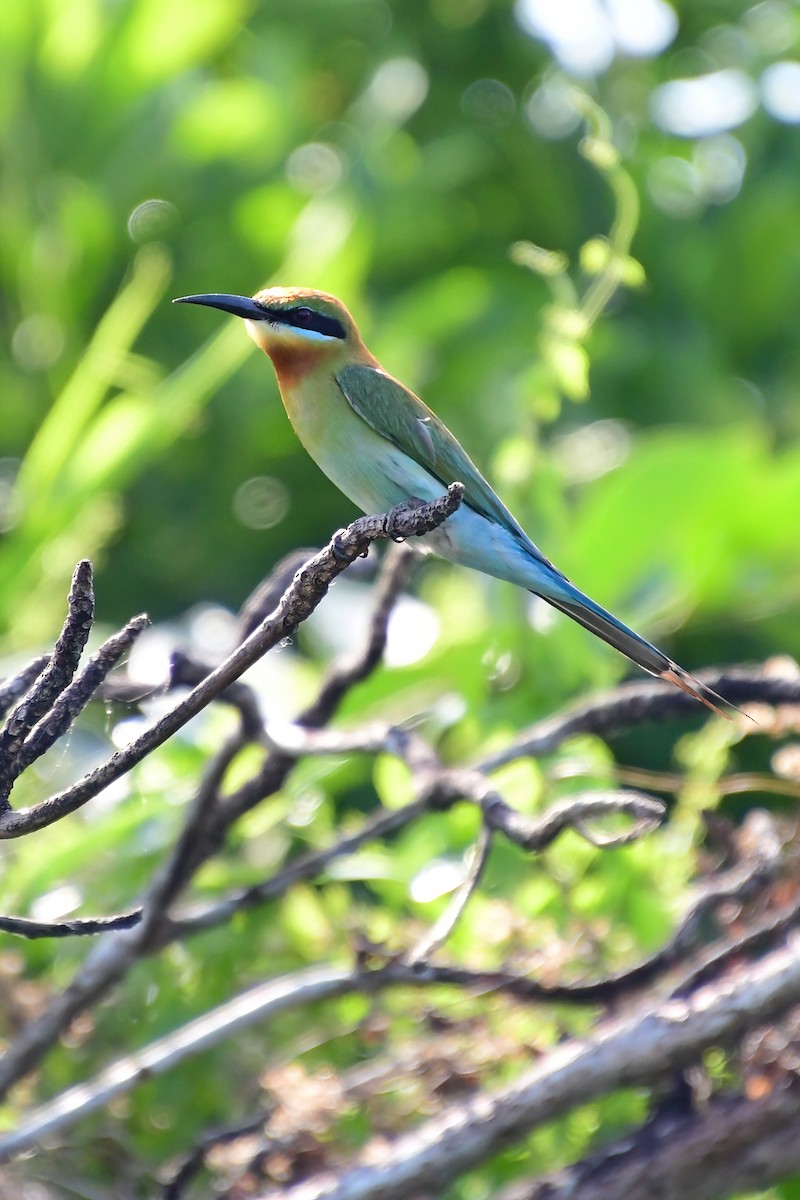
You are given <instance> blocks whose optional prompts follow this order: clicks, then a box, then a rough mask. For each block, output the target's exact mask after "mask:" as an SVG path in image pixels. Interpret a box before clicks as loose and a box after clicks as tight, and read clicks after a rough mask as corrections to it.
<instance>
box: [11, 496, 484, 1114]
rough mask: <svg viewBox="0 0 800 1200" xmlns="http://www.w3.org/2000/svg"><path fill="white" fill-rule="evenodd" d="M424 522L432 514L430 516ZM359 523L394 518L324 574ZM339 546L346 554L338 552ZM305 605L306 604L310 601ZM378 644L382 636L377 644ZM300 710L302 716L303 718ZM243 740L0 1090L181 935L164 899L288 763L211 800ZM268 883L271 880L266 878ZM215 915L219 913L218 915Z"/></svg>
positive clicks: (330, 699) (327, 698)
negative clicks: (139, 907)
mask: <svg viewBox="0 0 800 1200" xmlns="http://www.w3.org/2000/svg"><path fill="white" fill-rule="evenodd" d="M459 497H460V485H453V487H451V488H450V489H449V490H448V493H447V496H446V497H443V498H442V501H441V503H440V504H439V506H438V508H437V510H436V519H437V520H443V519H444V517H443V516H442V512H446V510H447V509H448V508H451V507H452V506H453V505H456V504H457V503H458V500H459ZM426 507H427V508H428V509H429V510H430V509H431V508H432V507H436V506H426ZM403 513H404V509H403V506H400V511H399V516H400V517H401V518H402V517H403ZM412 517H413V522H412V523H413V525H414V526H415V528H418V527H419V523H420V521H421V520H422V519H424V518H425V512H424V511H422V510H420V509H419V508H414V509H413V510H412ZM428 519H431V520H432V519H433V516H432V515H431V514H430V513H429V517H428ZM363 522H367V528H368V530H374V529H376V528H377V529H379V530H389V529H393V528H396V520H395V522H392V520H391V514H389V515H387V516H381V517H375V518H363V519H362V520H361V521H357V522H355V523H354V525H353V526H351V527H350V529H349V530H348V531H345V534H344V535H342V534H339V535H337V537H336V538H334V539H333V540H332V542H331V543H330V545H329V546H328V548H327V550H326V551H322V552H321V555H318V556H317V559H320V558H322V560H323V562H324V564H325V571H326V572H327V571H334V572H338V571H339V570H341V569H344V568H343V563H344V561H345V558H346V557H347V555H350V554H353V553H355V551H356V550H358V547H359V545H360V544H361V541H360V539H361V538H362V537H363V536H366V535H364V534H363V532H361V533H359V532H358V531H359V530H361V531H363V528H364V525H363ZM353 529H355V530H356V534H357V536H354V537H352V538H350V539H349V548H348V545H347V535H349V534H350V533H351V531H352V530H353ZM343 545H344V547H345V549H344V550H343V549H342V546H343ZM345 550H346V551H347V553H346V554H345ZM317 559H315V560H313V561H312V563H311V564H307V565H306V567H305V568H304V569H303V571H302V572H300V573H299V575H298V577H297V579H296V580H295V581H294V583H293V584H292V587H291V588H290V589H289V592H288V593H287V595H286V596H285V597H284V601H282V602H281V606H279V612H282V611H283V610H284V608H285V607H286V603H285V602H287V598H288V600H289V601H291V602H292V603H296V602H297V591H298V588H300V589H301V590H304V589H305V590H307V589H308V587H309V586H310V585H309V582H308V579H307V578H306V579H304V578H303V577H305V576H306V575H307V573H308V572H309V571H310V570H312V569H313V567H314V564H315V563H316V562H317ZM398 561H400V560H398V558H397V557H394V558H392V559H390V562H389V566H388V568H387V572H386V573H391V575H392V579H393V580H394V586H395V592H394V596H396V594H397V591H396V589H397V587H399V585H400V583H401V581H402V572H401V571H400V569H399V567H398V568H397V569H395V567H394V566H393V565H392V564H396V563H398ZM325 586H327V585H325ZM323 590H324V589H323ZM389 607H390V604H389V602H388V600H386V601H382V602H381V604H380V605H379V607H378V610H377V612H376V615H375V617H374V618H373V623H372V626H371V632H370V638H369V642H368V646H367V648H366V650H365V652H364V655H365V657H366V656H369V658H370V661H372V659H373V658H374V647H375V639H376V637H378V638H379V640H380V639H383V640H385V636H386V624H387V620H388V612H389ZM311 608H313V604H312V605H311ZM273 624H274V623H273V622H272V619H270V620H269V621H267V622H265V625H264V626H262V627H261V628H260V629H259V630H257V631H256V633H255V634H253V635H252V636H251V638H249V639H248V641H247V642H246V643H245V644H244V646H243V647H242V649H244V648H245V647H246V646H247V645H248V644H249V645H252V644H253V640H254V639H258V638H259V636H260V635H261V634H262V632H263V630H264V628H265V627H266V628H267V629H268V630H269V629H271V628H272V626H273ZM376 630H379V631H382V632H380V633H379V635H378V634H376ZM382 644H383V641H381V645H382ZM361 675H362V672H361V668H360V664H359V661H356V662H355V663H354V664H353V666H352V673H351V677H352V679H353V680H354V681H355V680H356V679H357V678H360V677H361ZM334 676H335V677H334V684H333V687H332V689H331V692H330V694H328V693H327V692H326V686H325V685H323V688H322V690H321V692H320V697H319V699H318V701H317V702H315V703H316V704H317V705H318V706H320V708H319V709H318V711H322V712H332V711H334V710H335V707H336V704H337V703H338V700H339V698H341V696H342V695H343V694H344V690H343V686H342V676H341V673H334ZM224 686H226V684H224V683H223V684H221V686H220V690H222V687H224ZM307 715H308V714H303V716H304V717H305V716H307ZM244 737H245V734H244V733H243V731H242V730H240V731H239V733H238V734H237V735H235V736H234V737H232V738H231V739H229V742H228V743H227V744H226V746H224V747H223V748H222V750H221V751H220V752H219V753H218V754H217V755H216V756H215V758H214V760H212V763H211V764H210V766H209V769H208V771H207V772H206V776H205V778H204V781H203V784H202V785H201V789H200V793H199V795H198V797H197V800H196V801H195V804H194V805H193V807H192V810H191V812H190V815H189V818H188V820H187V824H186V825H185V827H184V836H182V838H181V839H180V841H179V844H178V846H177V847H176V849H175V851H174V852H173V853H172V855H170V857H169V859H168V860H167V862H166V864H165V865H164V867H162V870H161V872H160V873H159V875H158V876H157V878H156V880H155V881H154V883H153V886H152V888H151V891H150V895H149V897H148V898H147V899H146V901H145V905H144V906H143V908H144V910H145V911H146V913H147V920H146V922H142V923H141V924H140V925H139V927H138V928H136V929H134V930H133V931H129V932H126V933H118V934H112V935H111V936H110V937H109V938H108V939H106V940H105V942H104V943H101V944H100V945H99V946H98V947H97V949H96V952H95V954H94V955H93V956H91V957H90V958H89V960H88V961H87V963H86V964H85V965H84V967H83V968H82V969H81V970H80V972H79V973H78V974H77V975H76V976H75V978H74V979H73V982H72V984H71V985H70V986H69V987H68V988H67V989H66V990H65V991H64V992H62V993H61V994H60V995H59V996H56V997H55V999H54V1000H53V1001H52V1002H51V1003H50V1005H49V1007H48V1008H47V1009H46V1011H45V1012H44V1013H43V1014H42V1015H41V1016H40V1017H38V1018H36V1019H35V1020H34V1021H32V1022H30V1023H29V1024H28V1025H27V1026H26V1028H25V1029H24V1030H23V1031H22V1033H21V1034H20V1035H19V1036H18V1037H17V1039H16V1040H15V1042H14V1044H13V1045H12V1046H10V1047H9V1048H8V1050H7V1051H6V1054H5V1056H4V1057H3V1059H2V1060H0V1094H4V1093H5V1091H6V1090H7V1089H8V1087H10V1086H11V1085H12V1084H13V1083H14V1082H15V1081H16V1080H17V1079H19V1078H20V1077H21V1076H23V1075H24V1074H25V1073H26V1072H27V1071H29V1070H30V1069H31V1068H32V1067H33V1066H35V1065H36V1063H37V1062H39V1061H40V1060H41V1059H42V1057H43V1056H44V1055H45V1054H46V1052H47V1050H48V1049H49V1047H50V1046H51V1045H52V1044H53V1042H54V1041H56V1040H57V1039H58V1038H59V1037H60V1036H61V1034H62V1032H63V1031H64V1029H66V1028H67V1027H68V1026H69V1024H70V1023H71V1022H72V1021H73V1020H74V1019H75V1017H76V1016H77V1015H78V1014H79V1013H80V1012H82V1011H83V1010H84V1009H85V1008H87V1007H88V1006H89V1005H90V1004H92V1003H94V1002H95V1001H96V1000H97V999H99V998H100V997H101V996H103V995H104V994H105V993H106V992H107V991H108V990H109V989H110V988H111V987H113V986H114V984H116V983H117V982H118V981H119V980H120V979H121V978H122V977H123V976H124V975H125V973H126V972H127V971H128V970H129V968H130V967H131V965H132V964H133V962H135V961H136V960H137V959H138V958H139V957H141V956H142V955H143V954H145V953H153V952H154V951H155V950H157V949H159V948H161V947H162V946H164V945H167V944H168V943H169V942H170V941H173V940H175V938H177V937H180V936H182V934H183V933H184V932H185V930H184V929H183V928H182V926H181V924H180V923H179V922H175V921H172V920H171V919H170V918H169V916H168V914H167V906H168V904H169V903H170V902H171V900H172V898H173V897H174V896H175V895H176V894H177V891H178V890H179V888H180V887H181V886H182V885H183V883H185V881H186V880H187V879H188V878H189V876H190V874H191V873H192V872H193V871H195V870H196V869H197V867H198V866H199V865H200V864H201V863H202V862H203V861H205V859H206V858H207V857H208V856H209V855H210V854H211V853H212V852H213V851H214V849H215V848H216V847H217V846H218V845H219V844H220V842H221V840H222V839H223V838H224V836H225V832H226V831H227V829H228V828H229V827H230V825H231V824H232V823H233V822H234V821H235V820H236V819H237V817H238V816H240V815H241V814H242V813H244V812H246V811H248V810H249V809H250V808H252V807H253V805H255V804H257V803H258V802H259V800H261V799H262V798H263V797H264V796H266V795H271V794H272V793H273V792H274V791H277V790H278V788H280V787H281V786H282V785H283V782H284V780H285V779H286V776H287V775H288V773H289V771H290V770H291V768H292V766H293V765H294V761H295V760H294V759H293V758H291V757H288V756H286V755H281V754H275V755H272V756H271V757H270V759H269V761H268V762H267V764H266V766H265V768H264V769H263V770H262V771H260V772H258V773H257V774H256V775H255V777H254V778H252V779H250V780H248V781H247V783H245V784H244V785H242V786H241V787H240V788H239V789H237V790H236V791H235V792H233V793H232V794H231V795H229V796H225V797H222V798H220V799H219V803H217V802H216V798H215V797H214V795H213V793H214V790H215V789H218V788H219V785H220V784H221V782H222V778H223V776H224V773H225V771H226V770H227V767H228V766H229V765H230V763H231V761H232V760H233V758H234V757H235V755H236V754H237V753H238V751H239V749H240V748H241V746H242V744H243V738H244ZM420 811H424V809H423V808H422V807H420ZM387 817H388V818H389V820H392V819H396V815H395V814H393V813H391V814H387ZM187 831H188V834H187ZM294 872H296V874H295V873H294ZM303 877H304V875H303V868H302V867H299V868H298V867H296V866H295V865H294V864H293V869H292V871H290V872H287V873H284V875H283V877H282V878H281V879H280V881H279V887H278V892H277V893H276V894H280V888H281V887H282V886H285V887H288V886H289V884H290V883H291V882H292V881H293V879H294V878H303ZM269 882H270V883H271V882H272V881H269ZM238 907H241V905H239V906H237V907H235V908H234V909H233V911H237V910H238ZM137 915H141V914H137ZM222 919H225V918H224V917H222ZM212 923H216V922H212ZM202 927H203V926H202V923H201V922H198V923H197V924H196V925H195V926H193V928H192V930H190V931H194V929H200V928H202Z"/></svg>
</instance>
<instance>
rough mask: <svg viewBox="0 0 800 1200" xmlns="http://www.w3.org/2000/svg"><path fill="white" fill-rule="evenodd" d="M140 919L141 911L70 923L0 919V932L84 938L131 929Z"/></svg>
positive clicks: (32, 935) (86, 918) (24, 935)
mask: <svg viewBox="0 0 800 1200" xmlns="http://www.w3.org/2000/svg"><path fill="white" fill-rule="evenodd" d="M140 918H141V909H138V908H137V909H134V911H133V912H128V913H120V914H119V916H116V917H76V918H75V919H74V920H72V921H31V920H29V918H28V917H0V930H2V931H3V933H15V934H18V935H19V937H24V938H29V939H33V938H64V937H85V936H87V935H88V934H95V933H111V932H113V931H114V930H115V929H132V928H133V926H134V925H137V924H138V922H139V920H140Z"/></svg>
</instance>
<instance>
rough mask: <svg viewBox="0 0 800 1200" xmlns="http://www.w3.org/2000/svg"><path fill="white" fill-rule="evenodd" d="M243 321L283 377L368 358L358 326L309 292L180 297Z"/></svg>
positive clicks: (330, 299)
mask: <svg viewBox="0 0 800 1200" xmlns="http://www.w3.org/2000/svg"><path fill="white" fill-rule="evenodd" d="M174 303H175V304H204V305H207V306H208V307H209V308H219V309H221V310H222V311H223V312H229V313H233V315H234V316H237V317H242V318H243V319H244V322H245V326H246V328H247V332H248V333H249V335H250V337H251V338H252V339H253V341H254V342H255V343H256V345H257V346H260V347H261V349H262V350H264V351H265V353H267V354H268V355H269V356H270V358H271V359H272V360H273V362H274V363H275V366H276V367H277V368H278V373H279V375H281V374H283V373H291V374H302V373H305V371H307V370H310V369H311V368H313V367H314V366H316V364H317V363H318V362H320V361H322V360H326V359H329V358H337V359H338V358H340V357H345V358H348V357H354V356H359V354H365V353H366V351H364V347H363V344H362V342H361V338H360V336H359V333H358V329H357V328H356V324H355V321H354V320H353V318H352V317H351V316H350V313H349V312H348V311H347V309H346V308H345V306H344V305H343V304H342V302H341V300H337V299H336V297H335V296H330V295H328V293H327V292H315V291H313V290H312V289H311V288H266V289H265V290H264V291H262V292H257V293H256V294H255V296H253V297H252V298H251V297H249V296H233V295H228V294H225V293H216V292H212V293H210V294H208V295H201V296H180V297H178V299H176V300H175V301H174Z"/></svg>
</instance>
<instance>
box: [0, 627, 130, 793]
mask: <svg viewBox="0 0 800 1200" xmlns="http://www.w3.org/2000/svg"><path fill="white" fill-rule="evenodd" d="M148 624H149V618H148V617H146V616H144V615H142V616H139V617H134V618H133V619H132V620H131V621H129V622H128V624H127V625H126V626H125V628H124V629H122V630H120V632H119V633H115V634H113V635H112V636H111V637H110V638H108V640H107V641H105V642H104V643H103V645H102V646H101V647H100V649H99V650H98V651H96V653H95V654H93V655H92V657H91V658H90V659H89V661H88V663H87V664H86V666H85V667H84V669H83V670H82V671H81V673H80V675H78V676H77V677H76V678H75V679H73V680H72V683H70V684H69V686H68V687H65V688H64V690H63V692H62V693H61V695H60V696H58V698H57V699H56V700H55V701H54V703H53V706H52V708H51V709H50V711H49V712H48V713H47V714H46V716H44V717H42V719H41V720H40V721H39V722H38V724H36V725H34V727H33V729H32V730H31V732H30V733H29V734H28V736H27V737H26V738H25V741H24V742H23V743H22V744H21V745H20V746H19V747H18V750H17V755H16V760H15V763H14V774H15V776H19V775H20V774H21V773H22V772H23V771H24V770H25V768H26V767H29V766H30V765H31V763H33V762H35V761H36V759H37V758H41V756H42V755H43V754H44V753H45V752H46V751H47V750H49V749H50V747H51V746H52V745H53V743H54V742H56V741H57V740H58V739H59V738H60V737H62V736H63V734H65V733H66V732H67V730H68V729H69V727H70V726H71V725H72V722H73V721H74V720H75V718H76V717H77V716H78V714H79V713H80V712H82V711H83V709H84V708H85V707H86V705H87V704H88V703H89V701H90V700H91V699H92V697H93V696H94V694H95V692H96V691H97V688H98V687H99V686H100V684H101V683H102V681H103V680H104V679H105V677H106V675H107V674H108V672H109V671H110V670H111V669H112V667H115V666H116V664H117V663H118V662H119V660H120V659H121V658H122V656H123V654H126V653H127V652H128V650H129V649H130V648H131V646H132V644H133V643H134V641H135V640H136V638H137V637H138V636H139V634H140V633H141V632H142V631H143V630H144V629H146V628H147V626H148Z"/></svg>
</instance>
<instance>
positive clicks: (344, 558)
mask: <svg viewBox="0 0 800 1200" xmlns="http://www.w3.org/2000/svg"><path fill="white" fill-rule="evenodd" d="M346 533H347V530H346V529H337V531H336V533H335V534H334V535H333V537H332V538H331V550H332V551H333V557H334V558H335V559H336V561H337V562H339V563H349V562H352V559H351V557H350V555H349V554H348V553H347V552H346V550H345V548H344V535H345V534H346ZM368 548H369V547H368Z"/></svg>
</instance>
